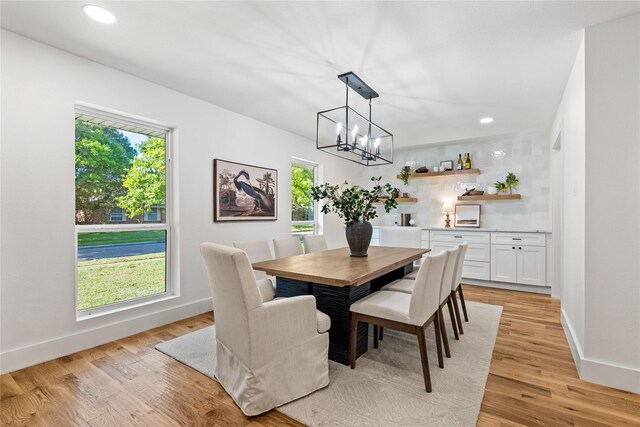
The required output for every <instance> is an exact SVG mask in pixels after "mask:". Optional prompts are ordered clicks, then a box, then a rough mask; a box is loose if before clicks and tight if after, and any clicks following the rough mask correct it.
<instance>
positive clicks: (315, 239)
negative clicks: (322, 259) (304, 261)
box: [302, 234, 329, 254]
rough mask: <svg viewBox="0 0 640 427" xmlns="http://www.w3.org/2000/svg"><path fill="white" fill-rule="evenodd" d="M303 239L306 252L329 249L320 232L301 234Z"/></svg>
mask: <svg viewBox="0 0 640 427" xmlns="http://www.w3.org/2000/svg"><path fill="white" fill-rule="evenodd" d="M302 239H303V240H304V251H305V252H306V253H308V254H310V253H312V252H322V251H326V250H328V249H329V247H328V246H327V241H326V240H325V238H324V236H323V235H322V234H316V235H313V234H310V235H305V236H302Z"/></svg>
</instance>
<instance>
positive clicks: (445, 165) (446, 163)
mask: <svg viewBox="0 0 640 427" xmlns="http://www.w3.org/2000/svg"><path fill="white" fill-rule="evenodd" d="M440 166H441V167H443V168H444V170H446V171H452V170H453V160H442V161H441V162H440Z"/></svg>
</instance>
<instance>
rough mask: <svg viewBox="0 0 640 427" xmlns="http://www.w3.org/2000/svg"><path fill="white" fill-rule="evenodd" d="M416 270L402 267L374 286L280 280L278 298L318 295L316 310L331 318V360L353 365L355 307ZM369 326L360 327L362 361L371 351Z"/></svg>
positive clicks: (373, 284) (277, 287) (277, 291)
mask: <svg viewBox="0 0 640 427" xmlns="http://www.w3.org/2000/svg"><path fill="white" fill-rule="evenodd" d="M412 270H413V263H411V264H407V265H406V266H403V267H400V268H398V269H396V270H394V271H392V272H390V273H387V274H384V275H382V276H380V277H377V278H375V279H373V280H372V281H371V282H370V283H365V284H363V285H360V286H344V287H337V286H330V285H323V284H319V283H311V282H303V281H300V280H292V279H285V278H282V277H278V278H277V281H276V294H277V296H278V297H293V296H298V295H314V296H315V297H316V307H317V309H318V310H320V311H322V312H323V313H325V314H326V315H327V316H329V317H330V318H331V329H329V359H331V360H333V361H335V362H339V363H342V364H343V365H349V364H350V357H349V337H350V325H351V311H350V310H349V308H350V307H351V304H353V303H354V302H356V301H357V300H359V299H360V298H363V297H365V296H367V295H369V294H370V293H371V292H375V291H378V290H380V288H381V287H383V286H384V285H386V284H387V283H390V282H392V281H394V280H396V279H400V278H402V277H403V276H404V275H405V274H408V273H410V272H411V271H412ZM368 330H369V328H368V325H367V324H365V323H361V324H360V325H359V326H358V340H357V344H356V356H357V357H360V356H361V355H363V354H364V353H365V352H366V351H367V346H368V343H369V333H368Z"/></svg>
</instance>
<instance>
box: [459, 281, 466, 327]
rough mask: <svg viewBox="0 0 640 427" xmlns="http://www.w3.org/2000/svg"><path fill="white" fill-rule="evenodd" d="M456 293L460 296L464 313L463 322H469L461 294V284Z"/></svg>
mask: <svg viewBox="0 0 640 427" xmlns="http://www.w3.org/2000/svg"><path fill="white" fill-rule="evenodd" d="M458 293H459V294H460V302H461V303H462V312H463V313H464V321H465V322H468V321H469V316H467V305H466V304H465V303H464V294H463V293H462V284H460V285H458Z"/></svg>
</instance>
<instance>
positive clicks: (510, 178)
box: [505, 172, 520, 194]
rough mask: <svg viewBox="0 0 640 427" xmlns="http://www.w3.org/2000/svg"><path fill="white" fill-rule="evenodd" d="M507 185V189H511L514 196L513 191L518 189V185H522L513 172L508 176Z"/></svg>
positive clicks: (510, 191) (510, 192)
mask: <svg viewBox="0 0 640 427" xmlns="http://www.w3.org/2000/svg"><path fill="white" fill-rule="evenodd" d="M505 183H506V185H507V187H509V194H513V191H512V190H513V187H516V186H517V185H518V184H520V181H519V180H518V177H517V176H516V175H515V174H514V173H513V172H509V173H508V174H507V178H506V180H505Z"/></svg>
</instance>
